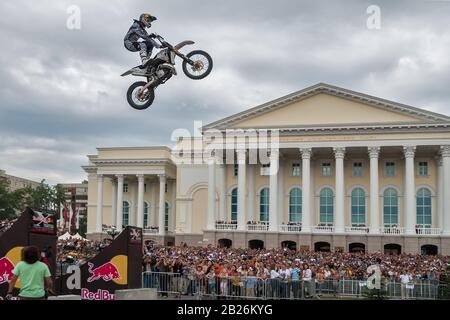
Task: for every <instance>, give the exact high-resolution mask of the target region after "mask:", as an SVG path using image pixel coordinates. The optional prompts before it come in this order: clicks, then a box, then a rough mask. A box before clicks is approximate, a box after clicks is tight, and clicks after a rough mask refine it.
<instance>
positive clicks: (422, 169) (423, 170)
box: [419, 161, 428, 177]
mask: <svg viewBox="0 0 450 320" xmlns="http://www.w3.org/2000/svg"><path fill="white" fill-rule="evenodd" d="M419 176H421V177H427V176H428V162H427V161H420V162H419Z"/></svg>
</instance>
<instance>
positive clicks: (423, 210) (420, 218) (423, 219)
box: [416, 188, 431, 228]
mask: <svg viewBox="0 0 450 320" xmlns="http://www.w3.org/2000/svg"><path fill="white" fill-rule="evenodd" d="M416 210H417V224H418V225H420V226H421V227H422V228H431V192H430V190H428V189H427V188H420V189H419V190H418V191H417V197H416Z"/></svg>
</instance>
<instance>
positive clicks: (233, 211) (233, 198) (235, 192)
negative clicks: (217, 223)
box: [231, 188, 238, 221]
mask: <svg viewBox="0 0 450 320" xmlns="http://www.w3.org/2000/svg"><path fill="white" fill-rule="evenodd" d="M237 211H238V189H237V188H234V189H233V191H231V221H237Z"/></svg>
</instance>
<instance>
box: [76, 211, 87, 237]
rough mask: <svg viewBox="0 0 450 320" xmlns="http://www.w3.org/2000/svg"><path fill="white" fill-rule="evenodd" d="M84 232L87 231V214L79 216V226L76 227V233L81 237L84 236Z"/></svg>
mask: <svg viewBox="0 0 450 320" xmlns="http://www.w3.org/2000/svg"><path fill="white" fill-rule="evenodd" d="M86 232H87V216H80V226H79V228H78V233H79V234H80V235H81V236H82V237H83V238H86Z"/></svg>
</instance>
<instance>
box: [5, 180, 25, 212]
mask: <svg viewBox="0 0 450 320" xmlns="http://www.w3.org/2000/svg"><path fill="white" fill-rule="evenodd" d="M24 194H25V192H24V190H23V189H19V190H16V191H13V192H10V191H9V181H8V180H7V179H6V178H4V177H0V219H13V218H15V217H16V216H17V212H18V211H20V210H22V209H23V198H24Z"/></svg>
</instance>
